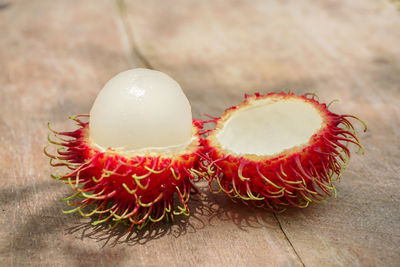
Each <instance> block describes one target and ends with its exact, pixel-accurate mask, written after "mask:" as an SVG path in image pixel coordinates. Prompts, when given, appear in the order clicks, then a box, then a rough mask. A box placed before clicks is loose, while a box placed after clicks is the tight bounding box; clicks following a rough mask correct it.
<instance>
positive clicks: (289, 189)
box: [200, 93, 366, 211]
mask: <svg viewBox="0 0 400 267" xmlns="http://www.w3.org/2000/svg"><path fill="white" fill-rule="evenodd" d="M328 108H329V105H326V104H323V103H319V102H318V101H317V99H316V97H315V95H313V94H306V95H303V96H297V95H295V94H293V93H287V94H286V93H270V94H267V95H260V94H258V93H257V94H255V95H252V96H250V95H246V96H245V100H244V102H242V103H241V104H239V105H238V106H234V107H231V108H229V109H227V110H226V111H225V113H224V114H223V115H222V116H221V117H220V118H213V119H212V120H210V121H208V122H214V123H215V124H216V128H215V129H214V130H208V131H205V132H209V135H208V136H207V138H206V139H205V140H204V146H205V150H204V151H206V153H205V154H204V157H203V160H201V161H200V163H201V166H202V168H203V170H205V171H207V173H208V178H209V185H210V189H211V190H212V191H214V192H215V191H216V190H213V186H212V184H211V183H212V182H213V181H216V182H217V184H218V188H219V190H217V191H216V192H219V191H223V192H224V193H225V194H227V195H228V196H230V197H231V198H232V199H233V200H234V199H240V200H242V201H243V202H244V203H245V204H251V205H254V206H257V207H266V208H268V209H271V210H273V211H282V210H284V209H286V207H287V206H296V207H307V206H308V205H309V203H310V202H313V201H314V202H319V201H321V200H323V199H324V198H325V197H327V196H331V195H335V196H336V190H335V186H334V185H333V183H332V180H334V179H338V178H340V176H341V173H342V170H343V169H344V168H345V167H346V165H347V163H348V160H349V159H350V150H349V148H348V145H349V144H350V143H352V144H355V145H356V146H357V147H358V148H359V149H360V150H362V146H361V144H360V142H359V140H358V138H357V133H356V130H355V128H354V127H353V125H352V123H351V122H350V121H349V118H355V119H357V118H356V117H355V116H352V115H338V114H335V113H332V112H330V111H329V110H328ZM361 122H362V121H361ZM362 123H363V122H362ZM363 125H364V126H365V124H364V123H363ZM365 130H366V126H365Z"/></svg>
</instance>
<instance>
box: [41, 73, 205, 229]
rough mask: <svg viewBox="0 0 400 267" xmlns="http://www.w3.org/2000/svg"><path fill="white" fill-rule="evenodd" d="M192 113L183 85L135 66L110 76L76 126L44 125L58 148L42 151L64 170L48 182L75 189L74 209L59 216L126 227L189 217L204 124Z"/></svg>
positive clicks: (77, 120) (54, 164)
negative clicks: (61, 129)
mask: <svg viewBox="0 0 400 267" xmlns="http://www.w3.org/2000/svg"><path fill="white" fill-rule="evenodd" d="M191 116H192V115H191V108H190V104H189V101H188V100H187V98H186V96H185V95H184V94H183V92H182V90H181V88H180V86H179V85H178V84H177V83H176V82H175V81H174V80H173V79H172V78H170V77H169V76H167V75H165V74H163V73H161V72H158V71H153V70H146V69H134V70H130V71H126V72H122V73H120V74H118V75H117V76H115V77H114V78H113V79H111V80H110V81H109V82H108V83H107V84H106V85H105V87H104V88H103V90H102V91H101V92H100V93H99V95H98V97H97V98H96V101H95V103H94V105H93V107H92V110H91V112H90V116H89V115H77V116H73V117H71V119H72V120H74V121H75V122H76V123H77V125H78V129H76V130H74V131H70V132H57V131H54V130H51V129H50V127H49V129H50V130H51V132H52V134H54V136H55V137H56V138H57V139H58V140H57V141H54V140H52V139H50V134H49V142H50V143H51V144H54V145H57V146H59V148H58V149H57V151H56V153H55V154H56V155H52V154H51V153H49V152H47V150H46V148H45V154H46V155H47V156H48V157H50V164H51V166H53V167H59V166H63V167H66V168H68V169H69V171H68V172H67V173H66V174H55V175H52V177H53V178H55V179H57V180H61V181H63V182H64V183H66V184H69V185H70V186H71V188H72V189H73V190H74V191H75V192H74V194H73V195H72V196H70V197H67V198H65V199H64V200H65V201H66V202H67V204H68V205H69V206H72V207H73V208H72V209H70V210H68V211H64V213H72V212H79V213H80V214H81V215H82V216H85V217H86V216H92V215H98V216H97V220H96V221H94V222H93V225H97V224H99V223H102V222H106V221H113V222H115V224H114V226H116V225H117V224H119V223H120V222H124V223H128V225H130V228H129V230H130V229H131V228H132V227H134V226H137V227H138V228H141V227H143V226H144V225H146V224H147V223H149V222H158V221H161V220H163V219H166V220H173V217H174V216H175V215H179V214H185V215H188V214H189V208H188V201H189V197H190V194H191V193H193V192H197V189H196V188H195V187H194V185H193V183H192V182H195V181H196V180H197V179H198V176H197V175H196V174H195V173H196V172H197V173H199V172H198V171H196V169H197V163H198V153H199V151H200V150H201V146H200V137H199V134H198V129H199V127H200V126H201V124H202V121H198V120H192V117H191ZM82 117H83V118H82ZM84 118H86V121H83V120H84ZM87 120H89V122H88V121H87ZM79 197H80V199H78V200H76V201H73V199H75V198H79ZM176 200H178V201H176ZM177 203H178V204H177Z"/></svg>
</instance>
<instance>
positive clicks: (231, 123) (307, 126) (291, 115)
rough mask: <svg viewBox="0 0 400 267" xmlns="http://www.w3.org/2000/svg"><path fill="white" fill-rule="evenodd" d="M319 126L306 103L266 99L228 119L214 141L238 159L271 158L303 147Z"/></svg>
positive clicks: (293, 100)
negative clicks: (265, 156) (287, 150)
mask: <svg viewBox="0 0 400 267" xmlns="http://www.w3.org/2000/svg"><path fill="white" fill-rule="evenodd" d="M321 126H322V118H321V115H320V113H319V112H318V110H317V109H315V108H314V106H313V105H312V104H310V103H309V102H307V101H304V100H303V99H288V100H287V101H277V99H274V98H266V99H262V100H260V101H259V102H257V103H255V104H254V105H252V106H248V107H245V108H243V109H242V110H241V111H240V112H237V113H235V114H234V115H232V116H231V117H230V118H229V119H228V120H227V121H226V122H225V125H224V128H222V129H221V130H220V132H219V133H218V135H217V138H218V140H219V142H220V143H221V145H222V147H223V148H225V149H227V150H230V151H232V152H235V153H236V154H239V155H242V154H255V155H274V154H277V153H280V152H282V151H283V150H285V149H288V148H291V147H295V146H299V145H302V144H305V143H307V142H308V141H309V139H310V137H311V136H312V135H313V134H314V133H316V131H318V129H320V128H321Z"/></svg>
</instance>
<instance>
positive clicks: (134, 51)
mask: <svg viewBox="0 0 400 267" xmlns="http://www.w3.org/2000/svg"><path fill="white" fill-rule="evenodd" d="M116 4H117V8H118V12H119V15H120V17H121V21H122V27H123V31H124V32H125V34H126V36H127V39H128V42H129V46H130V50H131V51H130V52H131V57H132V59H134V60H135V59H138V60H139V61H140V63H141V64H142V65H143V66H144V67H146V68H148V69H154V68H153V66H152V65H151V64H150V62H149V60H148V59H147V58H146V57H145V56H144V55H143V53H142V52H141V51H140V49H139V47H138V45H137V43H136V42H135V38H134V34H133V29H132V27H131V26H130V24H129V21H128V19H127V16H126V5H125V1H124V0H116Z"/></svg>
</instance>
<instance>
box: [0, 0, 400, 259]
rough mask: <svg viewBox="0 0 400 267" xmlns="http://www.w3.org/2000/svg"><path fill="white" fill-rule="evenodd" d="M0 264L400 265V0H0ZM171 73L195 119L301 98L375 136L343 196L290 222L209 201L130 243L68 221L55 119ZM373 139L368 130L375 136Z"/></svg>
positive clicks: (59, 123) (117, 233)
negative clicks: (124, 79) (54, 167)
mask: <svg viewBox="0 0 400 267" xmlns="http://www.w3.org/2000/svg"><path fill="white" fill-rule="evenodd" d="M0 33H2V34H1V35H2V37H3V38H0V70H1V71H0V140H1V142H0V159H1V160H0V182H1V183H0V262H1V264H4V265H5V266H9V265H10V266H21V265H33V266H38V265H44V266H71V265H72V266H83V265H85V266H109V265H117V264H120V265H127V266H158V265H172V266H187V265H194V266H247V265H249V266H251V265H255V266H260V265H263V266H302V265H304V266H321V265H324V266H397V265H398V262H399V261H400V208H399V207H400V197H399V191H400V185H399V175H398V173H399V171H400V142H399V140H400V134H399V129H400V108H399V106H400V45H398V44H399V43H400V13H399V11H398V10H397V9H396V7H395V6H394V5H393V4H392V3H391V2H390V1H384V0H378V1H377V0H354V1H332V0H323V1H318V2H315V1H295V0H285V1H279V0H274V1H261V0H260V1H244V0H241V1H239V0H234V1H208V0H205V1H194V0H174V1H162V0H158V1H157V0H149V1H122V0H120V1H116V2H112V1H106V0H101V1H99V0H90V1H68V0H55V1H51V0H41V1H26V0H25V1H23V0H17V1H12V2H10V3H6V2H5V4H2V2H0ZM138 66H145V67H151V68H155V69H158V70H161V71H164V72H166V73H168V74H170V75H171V76H173V77H174V78H175V79H177V80H178V82H179V83H180V84H181V85H182V87H183V89H184V91H185V93H186V94H187V96H188V98H189V100H190V101H191V103H192V109H193V113H194V117H197V118H202V115H201V114H202V113H208V114H211V115H215V116H218V115H220V114H221V113H222V112H223V110H224V109H225V108H227V107H229V106H232V105H235V104H237V103H239V102H240V101H241V100H242V96H243V94H244V93H245V92H246V93H252V92H256V91H260V92H263V93H266V92H270V91H276V90H281V89H284V88H291V89H292V90H293V91H294V92H296V93H305V92H309V91H312V92H316V93H317V94H318V95H319V96H320V98H321V100H323V101H326V102H328V101H330V100H332V99H340V102H339V103H335V104H334V105H333V106H332V108H333V110H334V111H336V112H338V113H351V114H356V115H357V116H359V117H360V118H362V119H363V120H365V121H366V123H367V124H368V126H369V131H368V132H367V133H366V134H362V142H363V144H364V146H365V148H366V153H365V155H363V156H362V155H358V154H354V156H353V158H352V161H351V162H350V166H349V168H348V169H347V170H346V171H345V173H344V175H343V178H342V181H341V182H340V183H337V189H338V197H337V199H330V200H328V201H327V202H326V203H323V204H319V205H312V206H310V207H309V208H307V209H302V210H299V209H290V210H288V211H287V212H285V213H283V214H279V215H275V214H272V213H270V212H266V211H261V210H249V209H247V208H246V207H245V206H242V205H237V204H234V203H232V202H231V201H230V200H228V199H226V197H224V196H223V195H212V194H209V193H208V192H207V188H206V186H205V184H204V183H202V184H200V185H199V186H200V188H201V190H202V192H203V193H204V194H203V196H201V197H200V196H197V197H194V198H193V201H191V204H190V205H191V211H192V216H191V217H189V218H179V219H178V221H177V222H176V224H175V225H168V224H160V225H158V226H155V227H153V228H151V229H145V230H144V231H133V232H131V233H129V234H128V233H126V232H125V229H124V228H123V227H121V228H118V229H116V230H109V229H108V228H107V227H106V226H97V227H93V226H91V225H90V220H88V219H84V218H81V217H79V216H78V215H63V214H62V213H61V212H60V210H61V209H65V208H66V206H65V204H64V203H62V202H59V201H58V199H59V198H61V197H64V196H67V194H68V192H69V190H68V189H69V188H67V187H65V186H63V185H62V184H59V183H57V182H56V181H52V180H51V179H50V178H49V174H50V172H51V169H50V167H49V166H48V161H47V159H46V158H45V157H44V156H43V154H42V148H43V146H44V145H45V144H46V135H47V128H46V124H47V122H48V121H50V122H52V125H53V126H54V128H57V129H69V128H70V127H72V124H70V123H68V122H67V121H66V120H65V117H66V116H68V115H72V114H77V113H87V112H88V111H89V109H90V106H91V104H92V101H93V100H94V98H95V96H96V94H97V92H98V91H99V89H100V88H101V87H102V85H103V84H104V83H105V81H107V80H108V79H109V78H110V77H112V76H113V75H114V74H116V73H117V72H119V71H122V70H125V69H127V68H133V67H138ZM360 129H361V128H360Z"/></svg>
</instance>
